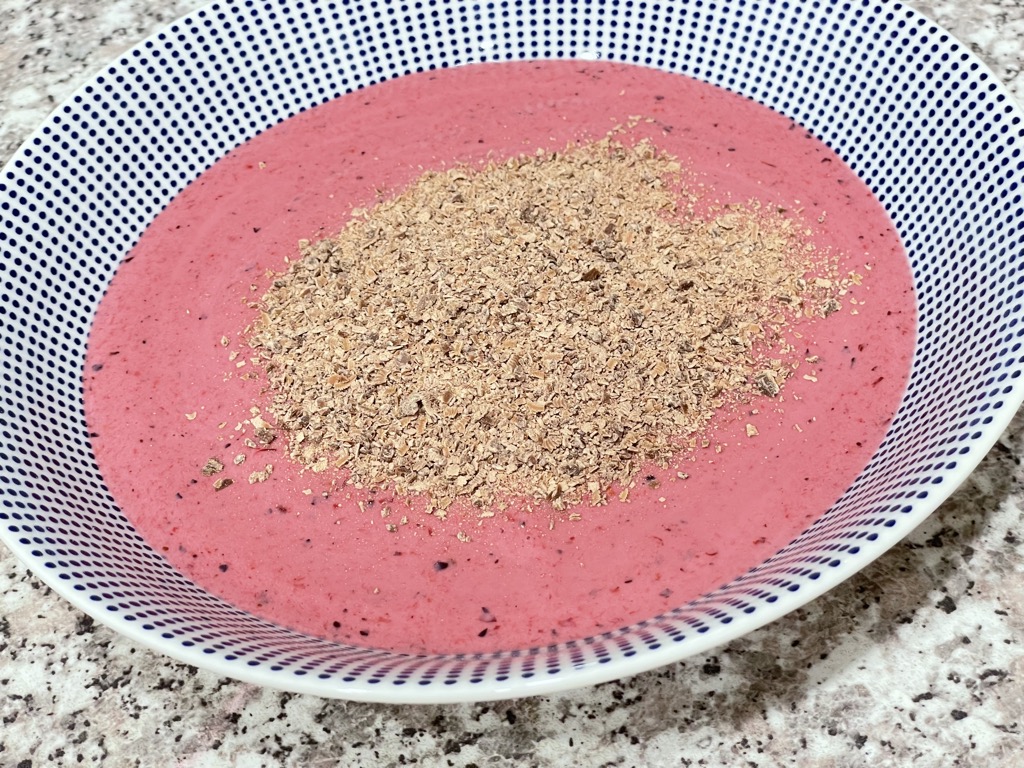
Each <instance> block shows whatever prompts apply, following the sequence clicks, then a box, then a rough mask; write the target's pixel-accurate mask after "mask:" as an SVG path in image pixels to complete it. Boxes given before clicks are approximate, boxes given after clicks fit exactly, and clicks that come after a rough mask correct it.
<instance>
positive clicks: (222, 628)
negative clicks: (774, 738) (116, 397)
mask: <svg viewBox="0 0 1024 768" xmlns="http://www.w3.org/2000/svg"><path fill="white" fill-rule="evenodd" d="M532 58H580V59H590V60H595V59H598V60H609V61H620V62H631V63H636V64H640V65H644V66H653V67H657V68H659V69H664V70H667V71H673V72H678V73H682V74H686V75H690V76H692V77H696V78H697V79H700V80H704V81H707V82H712V83H715V84H717V85H720V86H723V87H726V88H728V89H730V90H733V91H736V92H739V93H741V94H743V95H746V96H748V97H750V98H753V99H755V100H757V101H759V102H761V103H763V104H767V105H768V106H771V107H772V108H774V109H776V110H777V111H779V112H781V113H783V114H785V115H786V116H788V117H790V118H792V119H794V120H796V121H797V122H799V123H801V124H802V125H804V126H805V127H806V128H807V129H808V130H810V131H811V132H813V133H814V134H816V135H817V136H818V137H819V138H821V139H822V140H824V141H825V142H826V143H827V144H829V145H830V146H831V147H832V148H833V149H834V150H835V151H836V152H837V153H838V154H839V155H840V156H841V157H842V158H843V159H844V160H845V161H846V162H847V163H848V164H850V165H851V167H853V168H854V170H855V171H856V172H857V173H858V174H859V175H860V176H861V178H863V179H864V180H865V182H866V183H867V184H868V185H869V187H871V189H872V191H873V192H874V193H875V194H876V196H877V197H878V199H879V200H880V201H881V202H882V204H883V205H884V206H885V207H886V208H887V210H888V211H889V213H890V216H891V217H892V219H893V221H894V223H895V225H896V227H897V230H898V231H899V233H900V235H901V237H902V238H903V241H904V243H905V245H906V248H907V251H908V255H909V257H910V260H911V266H912V270H913V274H914V280H915V288H916V291H917V296H918V312H919V328H918V335H917V345H916V350H915V357H914V363H913V369H912V372H911V377H910V381H909V384H908V387H907V391H906V394H905V396H904V399H903V402H902V403H901V406H900V409H899V411H898V412H897V414H896V417H895V418H894V420H893V422H892V425H891V427H890V429H889V432H888V433H887V435H886V437H885V439H884V440H883V442H882V445H881V446H880V447H879V449H878V451H877V452H876V454H875V456H874V457H873V458H872V460H871V461H870V462H869V463H868V465H867V466H866V467H865V468H864V470H863V472H862V473H861V474H860V476H858V478H857V479H856V480H855V482H854V483H853V484H852V485H851V486H850V488H849V489H848V490H847V491H846V492H845V493H844V494H843V496H842V497H841V498H840V499H839V500H838V501H837V502H836V504H835V505H833V507H832V508H831V509H830V510H828V512H827V513H826V514H824V515H823V516H822V517H821V518H820V519H818V520H817V521H816V522H815V523H814V524H813V525H811V526H810V527H809V528H808V529H807V530H805V531H804V532H803V533H802V534H801V535H800V536H799V537H798V538H797V539H796V540H794V541H793V542H792V543H791V544H789V545H788V546H787V547H785V548H783V549H782V550H780V551H779V552H777V553H776V554H775V555H773V556H772V557H771V558H769V559H768V560H766V561H765V562H764V563H762V564H761V565H759V566H758V567H756V568H754V569H752V570H751V571H750V572H748V573H746V574H744V575H742V576H740V577H739V578H737V579H735V580H734V581H732V582H730V583H729V584H726V585H723V586H722V587H721V588H719V589H718V590H715V591H714V592H712V593H709V594H707V595H705V596H702V597H701V598H700V599H698V600H695V601H693V602H691V603H689V604H687V605H684V606H681V607H679V608H677V609H675V610H673V611H670V612H668V613H666V614H664V615H661V616H657V617H652V618H651V619H649V620H647V621H643V622H640V623H638V624H636V625H632V626H630V627H623V628H621V629H619V630H617V631H614V632H608V633H605V634H602V635H599V636H594V637H588V638H580V639H578V640H574V641H570V642H565V643H561V644H558V645H552V646H545V647H539V648H531V649H521V650H517V651H507V652H500V653H493V654H470V655H439V656H408V655H401V654H393V653H388V652H385V651H380V650H374V649H368V648H357V647H351V646H344V645H340V644H335V643H330V642H327V641H324V640H321V639H318V638H315V637H311V636H307V635H303V634H300V633H296V632H292V631H290V630H287V629H285V628H282V627H280V626H276V625H273V624H270V623H267V622H264V621H263V620H261V619H259V618H257V617H254V616H251V615H249V614H247V613H245V612H244V611H241V610H239V609H237V608H234V607H233V606H231V605H228V604H226V603H223V602H221V601H219V600H218V599H217V598H215V597H213V596H212V595H210V594H208V593H206V592H204V591H203V590H202V589H200V588H198V587H196V586H195V585H194V584H192V583H191V582H189V581H188V580H187V579H185V578H184V577H183V576H181V575H180V574H179V573H177V572H176V571H174V570H173V569H172V568H171V567H170V566H169V565H167V564H166V562H165V561H163V560H162V559H161V558H160V557H159V556H158V555H157V554H156V553H154V552H153V551H152V549H150V548H149V547H148V545H147V544H146V543H145V541H144V540H143V539H142V538H141V537H140V536H138V534H137V533H135V531H134V530H133V528H132V527H131V525H130V523H129V522H128V521H127V520H126V519H125V518H124V517H123V516H122V514H121V513H120V511H119V510H118V509H117V507H116V505H115V504H114V502H113V499H111V498H110V497H109V495H108V494H107V491H106V488H105V487H104V485H103V482H102V478H101V476H100V475H99V472H98V470H97V469H96V467H95V464H94V461H93V459H92V456H91V451H90V449H89V442H88V433H87V429H86V424H85V420H84V414H83V412H82V402H81V400H82V398H81V395H82V370H81V369H82V365H83V360H84V350H85V344H86V341H87V334H88V328H89V324H90V322H91V318H92V316H93V313H94V311H95V308H96V305H97V303H98V301H99V299H100V297H101V296H102V293H103V290H104V288H105V286H106V285H107V284H108V283H109V280H110V278H111V277H112V275H113V272H114V270H115V269H116V267H117V265H118V263H119V262H120V260H121V259H122V258H123V257H124V256H125V255H126V253H127V251H128V250H129V249H130V247H131V246H132V245H133V244H134V242H135V241H136V240H137V238H138V236H139V235H140V234H141V232H142V230H143V229H144V228H145V226H146V225H147V224H148V223H149V222H150V221H151V220H152V219H153V217H155V215H156V214H157V213H158V212H159V211H160V210H161V209H162V208H163V207H164V206H165V205H166V204H167V202H168V201H169V200H170V199H171V198H172V197H173V196H174V195H175V194H176V193H177V192H178V191H180V189H181V188H183V186H184V185H185V184H186V183H187V182H189V181H191V180H192V179H194V178H196V177H197V176H198V175H199V174H200V173H201V172H202V171H203V170H204V169H205V168H207V167H209V166H210V165H211V164H212V163H213V162H215V161H216V160H217V159H218V158H219V157H221V156H223V155H224V154H225V153H226V152H227V151H229V150H230V149H231V148H233V147H234V146H236V145H237V144H239V143H241V142H242V141H244V140H246V139H247V138H250V137H251V136H252V135H254V134H255V133H257V132H259V131H262V130H265V129H266V128H268V127H270V126H272V125H274V124H276V123H278V122H280V121H282V120H284V119H287V118H288V117H289V116H291V115H294V114H296V113H297V112H299V111H302V110H305V109H308V108H310V107H312V106H315V105H316V104H319V103H322V102H324V101H326V100H328V99H330V98H333V97H335V96H337V95H340V94H342V93H345V92H347V91H350V90H353V89H355V88H359V87H363V86H368V85H371V84H373V83H375V82H379V81H381V80H383V79H388V78H392V77H395V76H400V75H402V74H405V73H408V72H411V71H418V70H421V69H429V68H434V67H438V66H454V65H459V64H465V63H472V62H483V61H491V62H494V61H510V60H519V59H532ZM211 94H215V95H216V98H211ZM1022 118H1024V115H1022V113H1021V111H1020V109H1019V108H1018V107H1016V106H1015V105H1014V103H1013V101H1012V98H1011V97H1010V96H1009V94H1008V92H1007V91H1006V89H1005V88H1003V86H1002V85H1001V84H999V82H998V81H997V79H996V78H995V76H994V75H993V74H992V73H991V71H989V70H988V68H987V67H986V66H985V65H984V64H983V63H982V62H981V61H979V60H978V59H977V58H976V57H975V56H974V55H973V54H972V53H971V52H970V51H969V50H968V49H967V48H966V47H965V46H964V45H962V44H961V43H959V42H958V41H957V40H955V39H954V38H953V36H952V35H950V34H949V33H947V32H945V31H944V30H942V29H941V28H939V27H938V26H936V25H935V24H934V23H932V22H931V21H929V20H928V19H926V18H925V17H924V16H922V15H921V14H919V13H917V12H916V11H914V10H913V9H910V8H907V7H905V6H902V5H900V4H898V3H886V4H881V3H873V2H824V1H821V2H809V3H797V2H757V1H756V0H749V1H748V2H738V3H715V2H701V1H700V0H693V2H659V3H648V2H641V1H636V0H607V1H606V2H595V3H585V2H582V1H580V2H568V3H564V4H550V5H548V4H536V3H528V2H523V0H513V1H508V2H494V3H487V4H479V5H474V4H460V3H457V2H443V1H442V0H421V1H420V2H409V3H406V4H400V3H381V2H376V1H375V0H367V2H364V3H362V4H333V3H318V2H294V3H288V2H279V3H267V4H257V3H253V2H243V3H217V4H213V5H211V6H208V7H206V8H203V9H200V10H198V11H196V12H194V13H192V14H189V15H188V16H186V17H184V18H183V19H181V20H179V21H178V22H176V23H175V24H173V25H172V26H171V27H169V28H168V29H167V30H165V31H163V32H161V33H159V34H157V35H154V36H152V37H150V38H149V39H147V40H145V41H143V42H142V43H140V44H139V45H138V46H136V47H135V48H134V49H132V50H131V51H129V52H128V53H126V54H124V55H123V56H121V57H120V58H119V59H118V60H117V61H116V62H114V63H113V64H111V65H110V66H109V67H107V68H106V69H105V70H104V71H103V72H101V73H100V74H99V75H97V76H96V77H94V78H92V79H91V80H90V81H89V82H88V83H87V84H86V85H84V86H83V87H82V88H80V89H79V90H78V91H76V92H75V93H74V94H73V95H72V96H71V97H70V98H69V99H68V100H67V101H65V102H64V103H63V104H62V105H61V106H60V107H58V108H57V109H56V110H55V111H54V113H53V114H52V115H51V116H50V117H49V118H48V119H47V120H46V121H45V122H44V124H43V125H42V126H41V127H40V128H39V129H38V130H36V131H35V133H33V134H32V135H31V136H30V137H29V139H28V140H27V141H26V142H25V143H24V144H23V146H22V147H21V148H20V149H19V150H18V152H17V153H16V154H15V155H14V157H13V158H12V159H11V161H10V162H9V163H8V164H7V165H6V166H5V168H4V169H3V173H2V178H0V222H2V224H0V243H2V247H3V259H2V260H0V294H2V296H0V299H2V302H0V304H2V307H0V332H2V340H3V349H4V354H3V356H2V363H0V365H2V371H0V373H2V376H3V393H2V396H0V539H2V540H3V541H4V543H5V544H6V545H7V546H8V547H10V548H11V549H12V550H13V552H14V553H15V554H16V555H17V556H18V557H19V558H20V559H21V560H23V561H24V562H25V563H27V565H28V566H29V567H30V568H31V569H32V570H33V571H34V573H35V574H37V575H38V576H39V578H40V579H41V580H42V581H44V582H45V583H46V584H47V585H49V586H50V587H51V588H53V589H54V590H55V591H56V592H57V593H58V594H60V595H61V596H63V597H64V598H66V599H67V600H68V601H70V602H71V603H72V604H73V605H75V606H77V607H78V608H80V609H82V610H83V611H85V612H86V613H88V614H89V615H91V616H93V617H94V618H96V619H98V620H100V621H102V622H103V623H105V624H106V625H108V626H110V627H112V628H113V629H114V630H115V631H117V632H119V633H121V634H123V635H125V636H127V637H129V638H131V639H132V640H134V641H137V642H139V643H141V644H143V645H146V646H148V647H150V648H153V649H155V650H157V651H159V652H161V653H164V654H166V655H168V656H171V657H173V658H176V659H179V660H182V661H185V662H188V663H191V664H194V665H195V666H197V667H201V668H205V669H209V670H212V671H214V672H216V673H218V674H222V675H225V676H229V677H234V678H238V679H241V680H246V681H250V682H254V683H259V684H262V685H266V686H270V687H275V688H280V689H287V690H293V691H298V692H308V693H314V694H318V695H321V696H327V697H339V698H347V699H354V700H368V701H384V702H420V703H427V702H451V701H470V700H487V699H498V698H510V697H516V696H526V695H534V694H542V693H551V692H554V691H558V690H564V689H569V688H575V687H580V686H584V685H590V684H594V683H598V682H602V681H605V680H610V679H615V678H620V677H624V676H628V675H631V674H635V673H638V672H642V671H645V670H648V669H652V668H655V667H658V666H661V665H664V664H668V663H671V662H674V661H677V660H679V659H681V658H684V657H686V656H690V655H693V654H697V653H700V652H702V651H705V650H707V649H709V648H712V647H714V646H718V645H721V644H723V643H725V642H727V641H729V640H732V639H734V638H736V637H739V636H741V635H743V634H746V633H748V632H750V631H752V630H753V629H756V628H758V627H760V626H763V625H764V624H767V623H768V622H770V621H773V620H774V619H776V618H778V617H780V616H782V615H784V614H786V613H788V612H790V611H792V610H793V609H795V608H797V607H799V606H801V605H803V604H805V603H807V602H808V601H810V600H811V599H813V598H814V597H817V596H818V595H821V594H822V593H824V592H826V591H828V590H829V589H831V588H832V587H834V586H836V585H837V584H839V583H840V582H842V581H843V580H845V579H846V578H848V577H849V576H851V575H852V574H854V573H855V572H857V571H858V570H860V569H862V568H863V567H864V566H866V565H867V564H868V563H870V562H871V561H872V560H874V559H875V558H877V557H878V556H879V555H881V554H882V553H883V552H885V551H886V550H887V549H888V548H890V547H891V546H893V545H894V544H895V543H896V542H898V541H899V540H900V539H902V538H903V537H904V536H905V535H906V534H908V533H909V532H910V531H911V530H912V529H913V528H914V527H915V526H916V525H917V524H918V523H920V522H921V521H922V520H923V519H924V518H925V517H927V516H928V515H929V514H930V513H931V512H932V511H933V510H934V509H935V508H936V507H937V506H938V505H939V504H940V503H941V502H942V501H943V500H944V499H945V498H946V497H948V496H949V494H950V493H952V491H953V490H955V489H956V487H957V486H958V485H959V484H960V483H961V482H962V481H963V480H964V479H965V478H966V477H967V475H968V474H969V473H970V472H971V471H972V470H973V469H974V467H975V466H976V465H977V464H978V462H979V461H980V460H981V459H982V457H983V456H984V454H985V453H986V452H987V450H988V449H989V448H990V447H991V446H992V445H993V444H994V443H995V441H996V439H997V438H998V437H999V435H1000V433H1001V432H1002V431H1003V429H1004V428H1005V427H1006V425H1007V424H1008V423H1009V420H1010V418H1011V417H1012V415H1013V413H1014V412H1015V411H1016V410H1017V408H1018V407H1019V405H1020V403H1021V402H1022V400H1024V389H1022V386H1021V380H1020V379H1021V372H1022V370H1024V355H1022V353H1021V348H1022V344H1024V342H1022V341H1021V339H1022V338H1024V323H1022V320H1024V302H1022V297H1024V289H1022V288H1021V285H1022V283H1024V274H1022V273H1021V269H1020V264H1019V262H1020V261H1021V259H1022V256H1024V254H1022V251H1024V248H1022V243H1024V206H1022V205H1021V185H1020V184H1019V182H1018V181H1017V179H1019V178H1024V173H1022V172H1024V154H1022V153H1024V120H1022ZM168 125H170V126H175V129H174V130H168V129H167V128H166V127H163V128H161V127H160V126H168Z"/></svg>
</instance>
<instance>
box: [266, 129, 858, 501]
mask: <svg viewBox="0 0 1024 768" xmlns="http://www.w3.org/2000/svg"><path fill="white" fill-rule="evenodd" d="M693 199H694V198H693V197H692V195H691V193H689V192H687V190H686V187H685V184H684V183H683V177H682V174H681V170H680V164H679V163H678V161H677V160H675V159H674V158H673V157H671V156H668V155H666V154H664V153H661V152H659V151H658V150H657V149H656V148H655V147H654V146H653V145H652V144H651V143H649V142H647V141H641V142H639V143H637V144H635V145H629V144H627V143H623V142H621V141H619V140H618V139H616V138H613V137H611V136H609V137H607V138H605V139H603V140H600V141H596V142H592V143H587V144H583V145H580V146H573V147H569V148H567V149H566V150H565V151H564V152H558V153H545V152H538V153H536V154H535V155H530V156H523V157H518V158H514V159H511V160H508V161H507V162H502V163H494V164H490V165H488V166H486V167H484V168H480V167H465V166H459V167H455V168H452V169H450V170H447V171H444V172H428V173H426V174H424V175H423V176H422V177H421V178H420V179H419V180H418V181H417V182H415V183H414V184H413V185H412V186H411V187H409V188H408V189H407V190H406V191H404V192H403V193H401V194H399V195H398V196H396V197H394V198H393V199H390V200H387V201H384V202H382V203H380V204H378V205H377V206H375V207H374V208H372V209H371V210H367V211H356V212H355V213H354V215H353V218H352V220H351V221H350V222H349V223H348V224H347V225H346V226H345V228H344V229H343V230H342V232H341V233H340V234H339V235H338V236H337V237H333V238H329V239H326V240H323V241H321V242H319V243H316V244H309V243H306V242H303V243H302V244H301V249H302V256H303V258H301V259H297V260H294V261H293V263H292V264H291V265H290V267H289V269H288V270H287V272H285V273H284V274H282V275H279V276H278V277H277V279H275V280H274V282H273V284H272V287H271V288H270V289H269V291H268V292H267V293H266V295H265V296H264V297H263V299H262V305H261V306H262V312H261V315H260V318H259V320H258V321H257V322H256V323H255V324H254V327H253V329H252V334H251V337H250V339H249V342H250V344H251V345H252V347H253V348H254V349H255V350H257V352H258V355H259V358H260V360H261V362H262V365H263V367H264V369H265V371H266V375H267V379H268V385H269V387H270V390H271V392H272V393H273V403H272V408H271V409H270V413H267V414H265V415H266V416H267V417H268V418H272V419H273V420H274V421H275V422H276V423H275V424H274V425H270V424H269V422H262V419H261V422H262V423H260V424H259V425H257V426H258V427H259V428H260V429H259V430H258V436H259V439H260V442H261V443H262V444H264V445H265V444H267V443H268V442H269V441H270V440H272V439H273V430H275V429H276V430H283V432H282V434H283V435H284V436H286V437H287V438H288V447H289V451H290V453H291V455H292V456H293V458H295V459H297V460H298V461H300V462H302V463H303V464H304V465H306V466H308V467H313V466H316V468H317V469H325V468H327V467H328V466H335V467H345V468H347V469H348V470H350V471H351V475H352V479H353V481H355V482H358V483H361V484H364V485H367V486H383V485H387V484H391V483H393V484H394V486H395V489H396V490H397V491H398V492H399V493H426V494H429V495H430V498H431V504H432V506H433V508H434V509H436V510H439V511H441V510H445V509H446V508H447V507H448V506H449V505H450V504H451V503H452V502H453V501H454V500H456V499H458V498H467V499H469V500H471V501H473V502H474V503H476V504H477V505H486V504H489V503H491V502H493V501H495V500H499V499H501V498H502V497H503V496H506V495H509V494H518V495H526V496H528V497H536V498H540V499H547V500H550V501H551V502H553V503H554V505H555V506H556V507H562V506H564V505H565V504H566V503H575V502H578V501H581V500H584V499H586V500H589V501H590V502H592V503H601V502H602V501H603V500H604V499H605V498H606V495H607V493H608V490H609V488H610V486H611V485H612V484H614V483H619V484H622V485H625V484H627V483H628V482H629V481H630V480H631V478H632V477H633V475H634V474H635V473H636V471H638V470H639V468H640V465H641V464H643V463H644V462H648V461H654V462H659V463H664V462H665V461H666V460H667V459H668V458H669V457H670V456H671V455H672V454H673V453H675V452H677V451H678V450H680V448H681V447H683V446H685V445H687V439H688V438H690V437H691V436H693V435H695V433H697V432H699V431H700V430H701V429H702V428H704V427H705V426H706V425H707V423H708V421H709V420H710V418H711V416H712V415H713V414H714V413H715V411H716V410H717V409H718V408H720V407H721V406H723V405H724V404H726V403H728V402H730V401H738V400H743V399H747V398H749V397H750V396H752V395H753V394H755V393H763V394H766V395H770V396H775V395H777V394H778V393H779V391H780V388H781V387H782V385H783V383H784V382H785V380H786V378H787V377H788V376H789V375H790V374H791V373H792V366H791V363H790V362H788V361H784V357H783V355H782V354H780V333H781V332H782V331H783V329H784V328H785V326H786V325H787V324H790V323H792V322H793V321H796V320H799V319H800V318H801V317H804V316H812V315H814V316H821V315H825V314H828V313H830V312H833V311H835V309H836V307H837V306H838V302H837V301H836V296H837V295H841V292H842V291H843V289H844V285H845V282H844V281H843V280H838V279H836V277H835V275H834V274H832V273H833V271H834V270H833V269H832V268H830V266H829V265H828V264H827V263H826V260H825V259H824V258H823V257H822V256H821V255H820V254H817V253H816V252H815V251H814V249H813V248H812V247H811V246H810V245H809V244H808V241H807V238H806V236H805V235H804V233H803V231H802V230H801V229H800V226H798V225H797V224H796V223H795V222H793V221H791V220H790V219H788V218H786V217H785V216H784V215H783V214H782V213H781V212H779V211H776V210H775V209H771V210H768V209H766V208H763V207H761V206H758V205H750V206H743V207H731V208H729V209H727V210H723V211H720V212H719V214H718V215H717V216H714V217H713V218H709V219H707V220H705V219H701V218H699V217H697V216H694V215H693V214H692V210H690V208H689V203H690V202H692V200H693ZM815 278H818V279H815ZM782 351H785V350H782ZM790 351H791V350H790ZM441 513H442V514H443V512H441Z"/></svg>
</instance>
